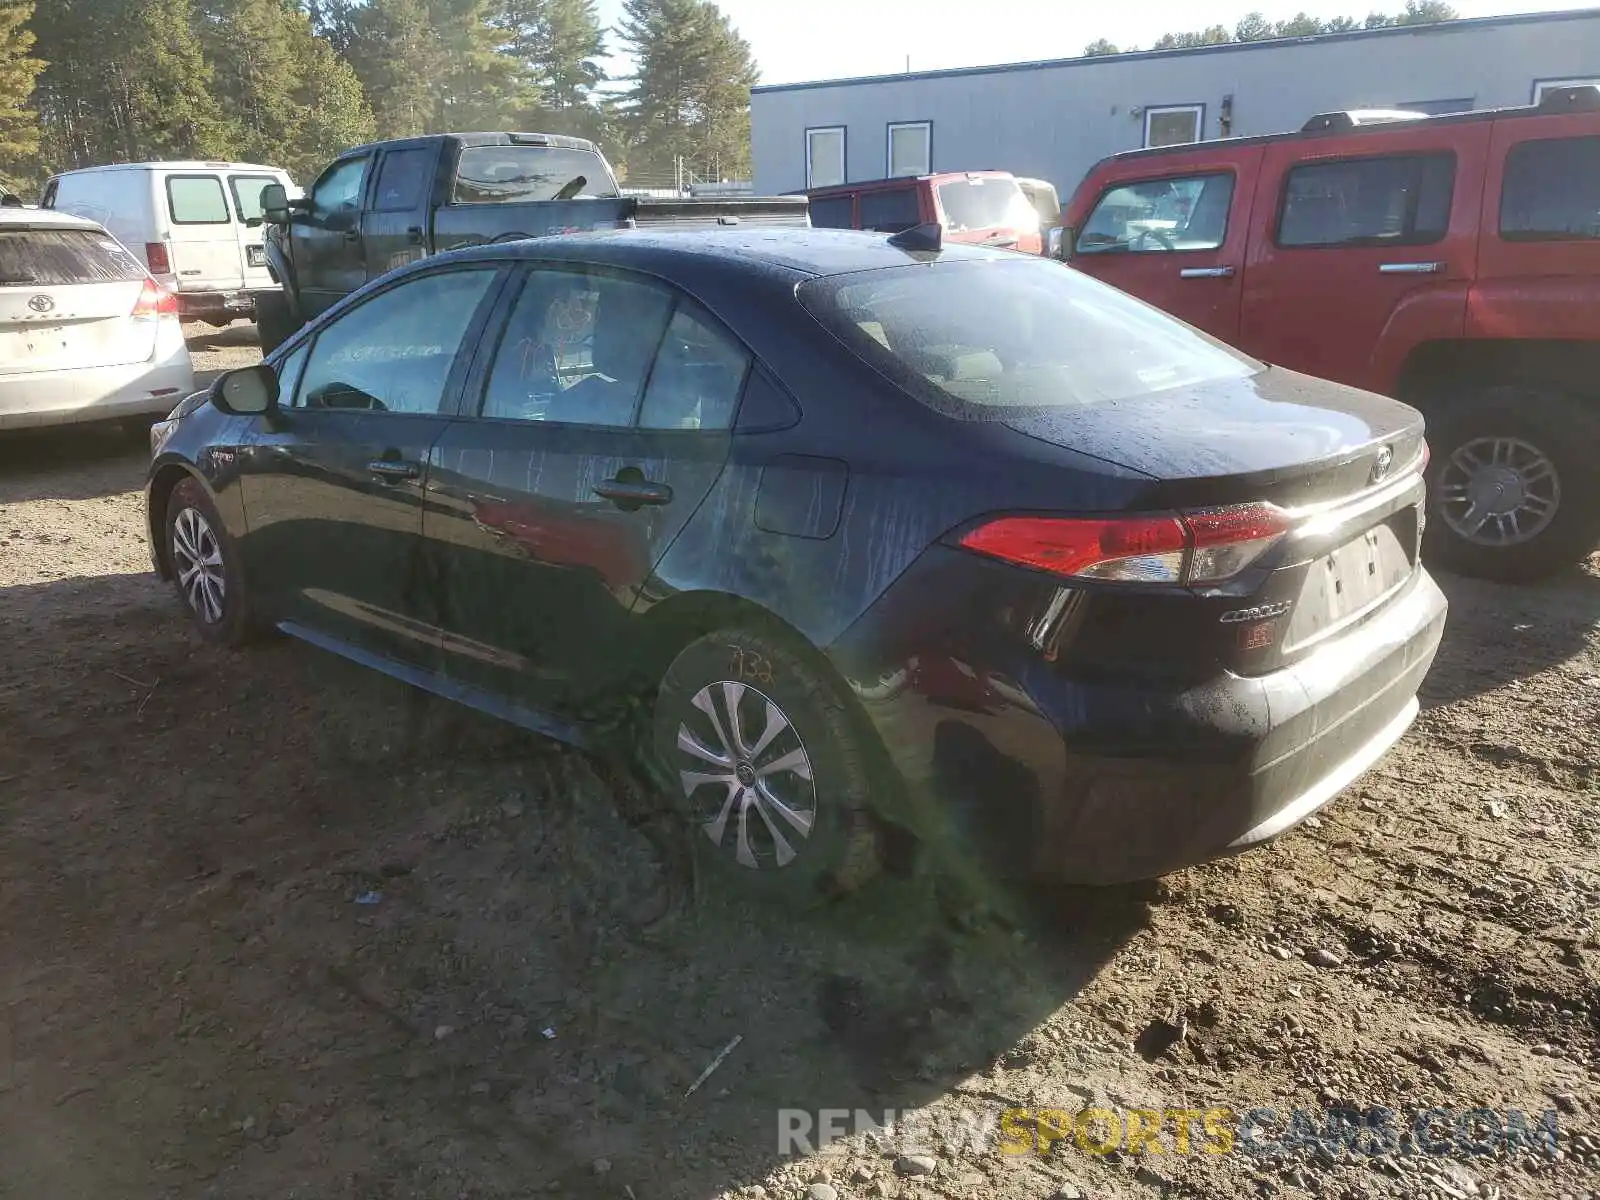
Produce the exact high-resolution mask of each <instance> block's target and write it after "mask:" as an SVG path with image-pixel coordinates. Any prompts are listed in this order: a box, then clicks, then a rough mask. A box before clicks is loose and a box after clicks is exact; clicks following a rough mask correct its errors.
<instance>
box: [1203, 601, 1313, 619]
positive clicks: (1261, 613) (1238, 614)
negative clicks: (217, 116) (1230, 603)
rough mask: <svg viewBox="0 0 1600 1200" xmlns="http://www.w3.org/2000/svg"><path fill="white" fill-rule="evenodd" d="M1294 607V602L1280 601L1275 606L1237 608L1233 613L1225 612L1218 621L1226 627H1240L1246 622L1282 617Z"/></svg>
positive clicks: (1260, 605) (1261, 605)
mask: <svg viewBox="0 0 1600 1200" xmlns="http://www.w3.org/2000/svg"><path fill="white" fill-rule="evenodd" d="M1293 607H1294V601H1293V600H1279V601H1277V602H1276V603H1273V604H1258V605H1256V606H1255V607H1254V608H1236V609H1234V610H1233V611H1232V612H1225V613H1223V614H1222V615H1221V616H1220V617H1218V618H1217V620H1219V621H1221V622H1222V623H1223V624H1224V625H1238V624H1241V623H1243V622H1245V621H1266V620H1269V619H1271V618H1272V617H1281V616H1283V614H1284V613H1286V612H1288V611H1289V610H1290V609H1291V608H1293Z"/></svg>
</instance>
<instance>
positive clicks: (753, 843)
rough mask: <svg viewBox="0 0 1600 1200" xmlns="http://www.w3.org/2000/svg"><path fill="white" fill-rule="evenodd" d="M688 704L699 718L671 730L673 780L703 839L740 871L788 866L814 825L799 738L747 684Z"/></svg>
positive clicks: (715, 688)
mask: <svg viewBox="0 0 1600 1200" xmlns="http://www.w3.org/2000/svg"><path fill="white" fill-rule="evenodd" d="M690 704H691V705H692V706H693V707H694V708H695V709H696V710H697V711H698V713H699V714H700V717H699V718H691V720H686V721H684V722H683V723H681V724H680V725H679V726H678V738H677V746H678V754H679V759H680V763H679V768H680V769H679V772H678V775H679V779H680V781H681V783H682V785H683V794H684V796H685V798H686V799H688V800H689V802H690V804H691V805H692V806H693V807H694V810H695V812H696V814H697V818H698V819H699V821H700V824H701V828H702V829H703V830H704V832H705V835H706V837H707V838H708V839H710V841H711V843H712V844H713V845H715V846H716V847H717V848H718V850H719V851H721V852H723V853H726V854H731V855H732V857H733V860H734V861H735V862H736V863H738V864H739V865H740V866H742V867H748V868H750V869H752V870H773V869H776V868H781V867H786V866H788V865H789V864H790V863H792V862H793V861H794V860H795V858H796V857H797V855H798V853H799V852H798V850H797V849H796V843H797V842H804V841H805V840H806V839H807V838H809V837H810V836H811V833H812V831H813V830H814V829H815V828H816V824H817V792H816V782H815V780H814V779H813V777H812V770H811V756H810V754H809V752H808V751H807V750H806V746H805V743H804V742H803V741H801V739H800V734H799V732H798V731H797V730H796V729H795V727H794V724H793V723H792V722H791V721H790V720H789V717H788V716H787V715H786V714H785V713H784V711H783V710H782V709H781V708H779V707H778V705H777V704H776V703H774V702H773V700H772V699H771V698H770V697H768V696H766V695H765V694H763V693H762V692H760V691H758V690H757V689H755V688H753V687H750V686H749V685H747V684H743V683H735V682H732V681H729V680H723V681H719V682H717V683H711V684H707V685H706V686H705V687H703V688H701V689H700V690H699V691H698V692H696V693H695V695H694V699H693V700H691V701H690ZM691 725H693V726H698V727H699V728H694V727H691ZM756 731H759V732H756ZM752 733H755V736H754V737H752V736H751V735H752Z"/></svg>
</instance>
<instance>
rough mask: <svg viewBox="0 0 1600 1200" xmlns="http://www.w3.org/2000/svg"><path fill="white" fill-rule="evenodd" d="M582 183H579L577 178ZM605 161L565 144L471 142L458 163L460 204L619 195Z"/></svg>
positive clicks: (458, 195) (457, 196) (594, 154)
mask: <svg viewBox="0 0 1600 1200" xmlns="http://www.w3.org/2000/svg"><path fill="white" fill-rule="evenodd" d="M580 177H581V178H582V179H583V181H584V182H583V183H582V184H581V185H580V184H577V183H576V182H575V181H576V180H577V179H578V178H580ZM616 195H617V188H616V185H615V184H614V183H613V182H612V179H611V172H610V171H609V170H608V169H607V168H606V164H605V160H604V159H603V158H601V157H600V156H599V155H598V154H596V153H594V152H593V151H592V150H573V149H570V148H568V147H565V146H468V147H466V148H465V149H463V150H462V151H461V157H460V159H459V160H458V161H457V163H456V186H455V203H457V204H522V203H526V202H528V201H536V200H555V199H557V198H558V197H559V198H561V199H567V200H571V199H576V198H578V197H580V196H583V197H601V198H605V199H612V198H615V197H616Z"/></svg>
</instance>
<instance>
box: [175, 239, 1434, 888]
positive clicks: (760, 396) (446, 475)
mask: <svg viewBox="0 0 1600 1200" xmlns="http://www.w3.org/2000/svg"><path fill="white" fill-rule="evenodd" d="M152 440H153V450H154V455H153V462H152V465H151V470H150V477H149V485H148V492H147V503H148V512H149V522H150V540H151V545H152V547H153V557H154V560H155V566H156V570H157V571H158V572H159V573H160V574H161V575H162V576H163V577H165V578H168V579H171V580H173V581H174V582H175V584H176V588H177V592H178V594H179V596H180V597H181V598H182V599H183V601H184V603H185V604H186V605H187V607H188V609H189V610H190V612H191V614H192V616H193V619H194V620H195V621H196V622H197V624H198V627H199V629H200V631H201V632H202V634H204V635H205V636H206V637H208V638H211V639H214V640H216V641H221V642H230V643H231V642H235V641H241V640H244V639H245V638H246V637H247V636H248V635H249V634H251V633H252V632H255V631H259V630H264V629H268V628H276V629H278V630H281V631H283V632H285V633H288V634H291V635H293V636H295V637H297V638H301V639H303V640H305V641H307V642H310V643H312V644H313V645H316V646H319V647H322V648H323V649H326V650H330V651H333V652H334V653H337V654H341V655H344V656H346V657H348V658H351V659H354V660H356V661H357V662H360V663H364V664H366V665H368V666H371V667H373V668H376V669H377V670H380V671H383V672H386V673H388V674H390V675H392V676H395V677H397V678H399V679H402V680H405V681H407V682H409V683H412V684H414V685H416V686H418V687H420V688H424V689H427V690H429V691H431V692H435V693H438V694H440V695H443V696H446V697H450V698H452V699H455V700H458V701H461V702H464V703H466V704H469V705H471V706H473V707H476V708H479V709H481V710H483V711H485V712H488V713H491V714H493V715H495V716H498V717H501V718H504V719H507V720H510V721H514V722H517V723H519V724H522V725H524V726H527V727H529V728H532V729H535V730H538V731H540V732H543V733H546V734H549V735H552V736H555V737H560V738H564V739H567V740H570V741H572V742H574V743H578V744H582V743H583V742H585V740H586V739H589V740H592V738H593V736H594V733H595V730H596V729H597V728H599V727H600V726H599V725H598V724H597V722H596V720H595V718H596V715H597V714H607V715H606V716H605V721H606V722H607V724H606V725H605V726H604V727H605V728H608V729H614V728H616V725H617V722H616V720H615V716H614V713H615V712H616V711H619V710H622V709H626V708H627V707H629V706H630V705H631V706H632V708H633V709H634V710H635V711H642V713H643V714H644V715H643V717H642V718H641V722H640V724H641V725H642V726H643V727H645V729H646V736H644V737H642V738H640V739H639V741H640V742H641V743H642V744H643V746H644V749H645V754H646V757H647V758H648V759H649V761H650V763H651V764H652V767H653V768H654V774H655V778H657V779H659V780H661V781H662V784H663V787H664V789H665V791H666V792H667V793H668V799H670V801H671V803H673V804H674V805H676V806H677V808H678V811H679V812H681V814H682V819H683V822H684V829H685V831H686V833H688V834H689V835H690V836H692V838H693V840H694V842H695V843H696V844H697V845H698V846H699V847H700V848H701V850H702V851H704V852H705V853H707V854H709V855H711V856H712V857H713V858H715V859H717V860H718V861H720V862H722V863H724V864H725V866H726V868H727V870H728V871H729V872H730V873H731V874H732V875H733V876H734V877H735V878H737V879H740V880H743V881H746V882H747V883H748V884H749V885H750V886H752V887H770V888H775V889H778V890H780V891H783V892H786V893H789V894H794V893H797V892H798V893H811V892H813V891H818V890H820V891H824V892H826V891H828V890H838V889H841V888H846V887H848V886H850V885H851V884H852V883H854V882H857V881H859V880H860V879H861V878H862V877H863V876H864V875H865V874H866V873H868V872H870V871H871V870H872V869H873V867H874V864H875V863H876V861H877V859H878V857H879V855H880V847H882V846H884V845H886V844H888V845H893V846H895V847H897V853H898V848H900V847H903V846H904V845H905V844H906V842H907V839H905V838H904V837H903V836H901V835H902V834H904V833H905V832H907V831H909V832H910V833H911V834H912V835H914V838H915V839H921V840H920V841H917V840H912V842H911V844H912V845H918V844H922V845H932V844H935V843H937V844H942V845H952V846H955V847H957V848H958V849H959V850H960V852H962V853H967V854H971V855H973V856H978V857H981V859H982V860H983V861H984V862H985V863H988V864H993V865H997V866H998V867H999V869H1001V870H1004V871H1014V872H1016V873H1018V874H1024V875H1033V876H1039V875H1043V876H1047V877H1053V878H1055V879H1057V880H1066V881H1076V882H1112V881H1119V880H1127V879H1133V878H1141V877H1148V876H1152V875H1157V874H1160V873H1163V872H1166V871H1170V870H1172V869H1174V868H1177V867H1181V866H1184V865H1186V864H1190V863H1194V862H1197V861H1200V860H1203V859H1206V858H1210V857H1214V856H1217V855H1222V854H1227V853H1232V852H1234V851H1237V850H1240V849H1243V848H1246V847H1249V846H1252V845H1255V844H1257V843H1260V842H1262V841H1265V840H1267V839H1269V838H1272V837H1274V836H1275V835H1277V834H1279V833H1281V832H1282V831H1284V830H1285V829H1288V828H1289V827H1291V826H1292V825H1294V824H1296V823H1297V822H1299V821H1301V820H1302V819H1304V818H1305V817H1306V816H1308V815H1309V814H1310V813H1312V812H1313V811H1314V810H1316V809H1317V808H1318V807H1320V806H1321V805H1323V804H1324V803H1326V802H1327V801H1328V800H1329V799H1331V798H1332V797H1333V796H1334V795H1335V794H1336V793H1337V792H1339V791H1340V790H1341V789H1342V788H1344V787H1345V786H1346V785H1347V784H1349V783H1350V782H1351V781H1352V780H1353V779H1355V778H1356V777H1357V776H1358V775H1359V774H1360V773H1361V772H1362V771H1364V770H1365V769H1366V768H1367V767H1369V766H1370V765H1371V764H1372V763H1373V762H1374V761H1375V760H1376V759H1377V758H1378V757H1379V756H1380V755H1381V754H1382V753H1383V752H1384V751H1385V750H1386V749H1387V748H1388V747H1389V746H1390V745H1391V744H1392V743H1393V742H1394V741H1395V740H1396V739H1397V738H1399V737H1400V736H1401V734H1402V733H1403V732H1404V731H1405V729H1406V727H1407V726H1408V724H1409V723H1410V722H1411V720H1412V718H1413V716H1414V715H1415V713H1416V711H1417V702H1416V698H1415V697H1416V692H1417V687H1418V684H1419V682H1420V681H1421V679H1422V677H1423V675H1424V673H1425V672H1426V671H1427V670H1428V667H1429V664H1430V663H1431V661H1432V659H1433V656H1434V651H1435V650H1436V648H1437V646H1438V643H1439V638H1440V634H1441V632H1442V629H1443V625H1444V617H1445V602H1444V599H1443V597H1442V595H1441V594H1440V592H1439V590H1438V589H1437V588H1436V587H1435V585H1434V583H1433V581H1432V580H1431V579H1430V578H1429V576H1428V575H1427V573H1426V572H1425V571H1424V570H1423V568H1422V567H1421V565H1420V564H1419V562H1418V555H1417V550H1418V544H1419V541H1420V537H1421V533H1422V498H1423V486H1422V468H1423V465H1424V461H1425V459H1426V455H1427V450H1426V447H1425V445H1424V442H1423V427H1422V420H1421V418H1420V416H1419V415H1418V414H1417V413H1416V412H1415V411H1413V410H1412V409H1410V408H1407V407H1406V406H1404V405H1402V404H1398V403H1396V402H1394V401H1392V400H1387V399H1384V398H1382V397H1379V396H1374V395H1371V394H1368V393H1364V392H1359V391H1354V390H1352V389H1350V388H1346V387H1340V386H1336V385H1334V384H1330V383H1325V382H1322V381H1319V380H1316V379H1310V378H1307V377H1305V376H1303V375H1296V374H1293V373H1292V372H1289V371H1283V370H1279V369H1276V368H1272V367H1268V366H1264V365H1263V364H1261V363H1259V362H1256V361H1253V360H1251V359H1249V358H1247V357H1245V356H1243V355H1242V354H1239V353H1237V352H1235V351H1233V350H1231V349H1228V348H1227V347H1225V346H1222V345H1220V344H1218V343H1216V342H1214V341H1212V340H1210V339H1209V338H1207V337H1206V336H1204V335H1202V334H1200V333H1198V332H1196V331H1195V330H1193V329H1191V328H1189V327H1188V326H1185V325H1183V324H1181V323H1179V322H1177V321H1175V320H1173V319H1171V318H1170V317H1167V316H1165V315H1164V314H1162V313H1160V312H1159V311H1157V310H1155V309H1153V308H1150V307H1148V306H1146V305H1144V304H1142V303H1140V302H1138V301H1136V300H1133V299H1131V298H1129V297H1128V296H1126V295H1124V294H1122V293H1120V292H1118V291H1115V290H1113V289H1111V288H1109V287H1106V286H1103V285H1102V284H1099V283H1097V282H1095V281H1094V280H1092V279H1090V278H1088V277H1086V276H1084V275H1081V274H1079V273H1077V272H1075V271H1073V270H1070V269H1068V268H1066V267H1063V266H1062V265H1060V264H1058V263H1054V262H1050V261H1047V260H1042V259H1038V258H1032V257H1027V256H1023V255H1019V254H1015V253H1012V252H1008V251H1002V250H988V249H983V248H978V247H966V246H949V247H943V248H940V247H939V245H938V242H937V238H936V236H935V235H933V234H931V233H929V231H927V230H921V231H913V232H912V234H910V235H900V236H897V237H894V238H887V237H883V236H879V235H875V234H870V233H851V232H840V231H831V230H829V231H824V230H804V229H801V230H782V231H755V230H749V231H741V230H737V229H728V230H720V231H699V232H682V233H645V232H619V233H612V234H596V235H577V236H569V237H556V238H545V239H537V240H529V241H522V242H516V243H508V244H501V245H492V246H481V247H476V248H473V249H470V250H465V251H460V252H456V253H452V254H446V255H441V256H439V257H436V258H430V259H427V260H425V261H423V262H421V263H418V264H414V265H412V266H410V267H406V268H402V269H400V270H397V271H394V272H392V273H390V274H388V275H386V276H384V277H383V278H382V279H379V280H376V281H375V282H373V283H372V284H370V285H368V286H367V287H365V288H364V289H362V290H361V291H359V292H357V293H355V294H354V295H352V296H350V297H349V298H348V299H346V300H345V301H343V302H341V303H340V304H339V305H337V306H336V307H335V308H333V309H331V310H330V311H329V312H328V313H326V314H325V315H324V316H322V317H321V318H319V319H317V320H315V321H313V322H312V323H311V324H310V325H309V326H308V327H307V328H305V329H304V330H302V331H301V332H300V333H299V334H298V335H297V336H296V337H294V338H293V339H291V340H290V341H288V342H286V343H285V344H284V345H283V346H282V347H280V348H279V349H278V350H276V351H275V352H274V353H272V354H271V355H269V356H268V357H267V360H266V362H265V364H264V365H262V366H258V367H252V368H247V369H245V370H242V371H237V372H233V373H231V374H229V375H226V376H224V377H223V378H222V379H220V380H219V381H218V383H217V384H216V385H215V386H214V387H213V388H212V390H211V391H210V392H209V393H206V394H204V395H199V396H195V397H191V398H190V399H189V400H187V401H185V402H184V404H182V405H181V406H180V407H179V408H178V409H177V410H176V411H175V412H174V414H173V415H172V416H171V417H170V418H169V419H168V420H167V421H165V422H163V423H162V424H161V425H159V426H157V427H156V428H155V429H154V431H153V433H152Z"/></svg>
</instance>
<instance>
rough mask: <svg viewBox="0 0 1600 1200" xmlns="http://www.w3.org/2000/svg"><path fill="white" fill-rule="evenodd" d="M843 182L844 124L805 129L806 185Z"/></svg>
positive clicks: (825, 184)
mask: <svg viewBox="0 0 1600 1200" xmlns="http://www.w3.org/2000/svg"><path fill="white" fill-rule="evenodd" d="M843 182H844V126H843V125H831V126H828V127H827V128H825V129H808V130H806V186H807V187H808V188H819V187H833V186H834V185H836V184H840V183H843Z"/></svg>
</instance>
